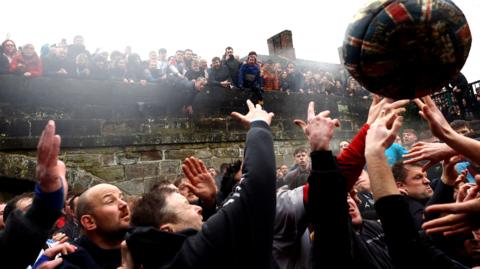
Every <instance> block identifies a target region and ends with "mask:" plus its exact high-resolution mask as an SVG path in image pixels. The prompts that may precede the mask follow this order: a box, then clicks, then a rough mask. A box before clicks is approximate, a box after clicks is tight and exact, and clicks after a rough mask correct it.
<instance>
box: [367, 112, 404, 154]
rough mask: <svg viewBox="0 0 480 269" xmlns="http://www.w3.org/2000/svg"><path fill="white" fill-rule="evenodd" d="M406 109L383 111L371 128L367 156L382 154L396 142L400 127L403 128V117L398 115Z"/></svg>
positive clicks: (368, 133) (368, 135)
mask: <svg viewBox="0 0 480 269" xmlns="http://www.w3.org/2000/svg"><path fill="white" fill-rule="evenodd" d="M403 110H404V109H401V108H398V109H388V110H385V109H383V110H382V111H381V112H380V116H379V117H378V118H377V119H376V120H375V122H374V123H373V124H372V125H371V126H370V129H369V130H368V132H367V137H366V139H365V155H367V154H369V153H370V152H371V153H373V154H378V153H382V154H383V152H384V151H385V149H387V148H388V147H390V146H391V145H392V143H393V141H395V138H396V136H397V133H398V131H399V130H400V127H402V122H403V117H401V116H398V115H397V113H399V112H402V111H403Z"/></svg>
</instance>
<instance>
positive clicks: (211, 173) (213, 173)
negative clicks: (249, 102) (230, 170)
mask: <svg viewBox="0 0 480 269" xmlns="http://www.w3.org/2000/svg"><path fill="white" fill-rule="evenodd" d="M208 173H209V174H210V175H211V176H212V177H215V176H216V175H217V171H215V168H211V167H210V168H208Z"/></svg>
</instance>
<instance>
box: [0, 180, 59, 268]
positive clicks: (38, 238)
mask: <svg viewBox="0 0 480 269" xmlns="http://www.w3.org/2000/svg"><path fill="white" fill-rule="evenodd" d="M58 197H61V198H62V202H61V203H59V202H58V200H59V199H58ZM52 206H53V207H52ZM62 206H63V189H60V190H58V191H56V192H52V193H36V196H35V198H34V199H33V203H32V206H31V207H30V209H29V210H28V211H27V212H26V213H25V214H23V213H22V212H20V211H19V210H15V211H14V212H12V213H11V215H10V216H9V217H8V220H7V223H6V226H5V230H3V231H2V232H0V253H2V255H3V257H9V258H6V259H2V268H20V269H24V268H26V267H27V266H28V265H31V264H33V263H34V262H35V258H36V257H37V255H38V253H39V252H40V250H41V249H42V247H43V246H44V244H45V242H46V240H47V238H48V235H49V232H50V229H51V228H52V226H53V224H54V223H55V221H56V220H57V219H58V218H59V217H60V215H61V207H62Z"/></svg>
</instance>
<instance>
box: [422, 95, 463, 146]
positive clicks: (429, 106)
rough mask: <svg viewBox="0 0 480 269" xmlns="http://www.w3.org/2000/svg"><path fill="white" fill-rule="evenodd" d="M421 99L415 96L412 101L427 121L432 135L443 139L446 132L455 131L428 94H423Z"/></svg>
mask: <svg viewBox="0 0 480 269" xmlns="http://www.w3.org/2000/svg"><path fill="white" fill-rule="evenodd" d="M422 100H423V102H422ZM422 100H420V99H418V98H417V99H414V102H415V104H416V105H417V106H418V108H419V109H420V111H419V112H418V113H419V114H420V116H422V118H424V119H425V120H426V121H427V122H428V125H429V126H430V130H432V134H433V135H434V136H436V137H438V138H439V139H440V140H444V138H445V136H446V135H447V134H448V133H451V132H455V131H453V129H452V127H450V125H449V124H448V122H447V120H446V119H445V117H444V116H443V114H442V112H441V111H440V110H439V109H438V107H437V106H436V105H435V102H434V101H433V100H432V98H430V96H425V97H423V98H422Z"/></svg>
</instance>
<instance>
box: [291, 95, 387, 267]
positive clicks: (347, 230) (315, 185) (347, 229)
mask: <svg viewBox="0 0 480 269" xmlns="http://www.w3.org/2000/svg"><path fill="white" fill-rule="evenodd" d="M329 114H330V112H329V111H323V112H320V113H319V114H317V115H316V114H315V110H314V104H313V102H311V103H310V104H309V107H308V124H307V123H305V122H303V121H301V122H299V125H300V126H301V127H302V128H303V130H304V133H305V135H306V136H307V138H308V141H309V142H310V147H311V154H310V157H311V160H312V170H311V173H310V176H309V177H308V183H309V189H308V204H307V205H306V210H307V215H308V216H309V218H310V221H311V224H312V227H313V231H314V235H313V237H314V239H313V248H312V253H313V254H312V258H313V261H312V264H313V268H326V267H329V266H331V265H332V264H335V266H336V267H338V268H353V267H359V268H393V266H392V264H391V262H390V258H389V256H388V252H387V248H386V244H385V242H384V238H383V237H384V235H383V231H382V229H381V227H380V224H378V223H377V222H375V221H369V220H363V219H362V217H361V214H360V211H359V210H358V207H357V205H356V203H355V201H354V200H353V199H352V198H351V197H347V191H348V190H347V182H346V179H345V177H344V176H343V175H342V174H341V172H340V170H339V169H338V167H337V164H336V160H335V157H334V156H333V155H332V152H331V151H330V146H329V143H330V140H331V138H332V136H333V131H334V127H335V126H339V121H338V120H337V119H331V118H329V117H328V116H329ZM326 218H328V219H326Z"/></svg>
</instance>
